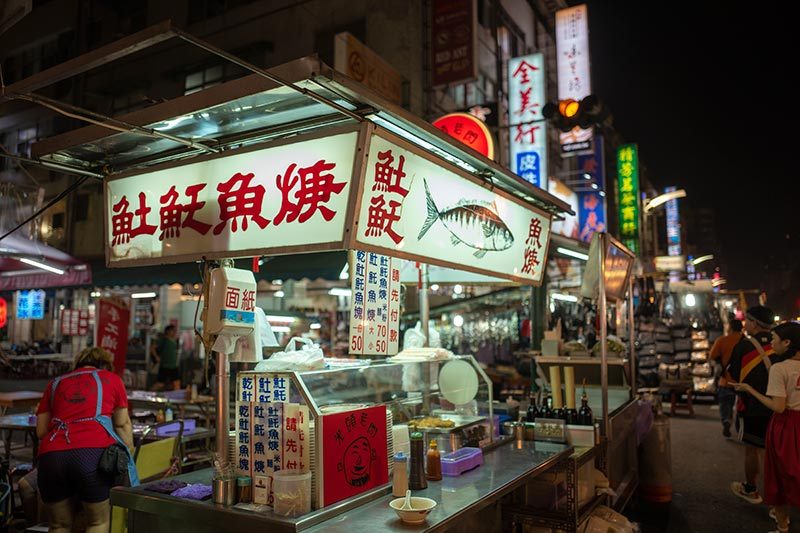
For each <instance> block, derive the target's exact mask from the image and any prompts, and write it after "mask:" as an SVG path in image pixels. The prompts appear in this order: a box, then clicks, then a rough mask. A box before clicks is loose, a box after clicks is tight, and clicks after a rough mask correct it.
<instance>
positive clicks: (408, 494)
mask: <svg viewBox="0 0 800 533" xmlns="http://www.w3.org/2000/svg"><path fill="white" fill-rule="evenodd" d="M400 510H401V511H413V510H414V508H413V507H411V491H410V490H407V491H406V499H405V501H403V506H402V507H401V508H400Z"/></svg>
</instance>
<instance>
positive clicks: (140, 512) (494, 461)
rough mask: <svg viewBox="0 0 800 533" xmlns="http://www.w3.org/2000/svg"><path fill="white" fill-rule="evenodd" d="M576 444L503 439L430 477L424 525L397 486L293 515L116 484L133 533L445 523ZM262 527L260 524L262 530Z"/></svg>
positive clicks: (198, 477) (441, 527) (431, 527)
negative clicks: (393, 504)
mask: <svg viewBox="0 0 800 533" xmlns="http://www.w3.org/2000/svg"><path fill="white" fill-rule="evenodd" d="M572 451H573V450H572V447H571V446H566V445H560V444H552V443H542V442H522V443H519V444H516V443H514V442H512V443H510V444H505V445H502V446H500V447H498V448H495V449H494V450H492V451H489V452H487V453H486V454H485V455H484V464H483V466H480V467H478V468H476V469H475V470H473V471H471V472H467V473H465V474H463V475H461V476H459V477H455V478H449V477H445V478H444V479H443V480H442V481H433V482H429V483H428V488H427V489H426V490H423V491H415V492H414V495H415V496H425V497H428V498H432V499H434V500H436V501H437V502H438V505H437V506H436V508H435V509H434V510H433V511H432V512H431V514H430V515H429V516H428V519H427V522H426V524H425V525H424V526H409V525H406V524H404V523H403V522H401V521H400V519H399V518H398V517H397V515H396V514H395V512H394V511H393V510H392V509H391V508H390V507H389V501H391V500H392V496H391V494H390V493H389V488H388V487H387V488H383V489H380V493H381V494H380V495H378V496H377V498H375V499H371V500H367V499H366V498H365V499H364V500H367V501H365V502H364V503H362V504H360V505H356V506H353V505H352V503H356V502H351V505H348V504H344V505H337V506H333V507H329V508H325V509H321V510H318V511H313V512H311V513H309V514H307V515H304V516H301V517H298V518H295V519H290V518H282V517H278V516H275V515H273V514H272V512H270V511H266V512H253V511H246V510H242V509H237V508H232V507H222V506H217V505H214V504H213V503H210V502H194V501H188V500H183V499H180V498H173V497H171V496H167V495H161V494H156V493H153V492H148V491H146V490H144V489H142V488H135V489H131V488H116V489H114V490H113V491H112V494H111V501H112V503H113V504H114V505H117V506H120V507H126V508H128V510H129V529H130V530H131V533H137V532H139V533H141V532H146V533H153V532H154V531H172V532H176V533H177V532H183V531H187V532H192V533H205V532H212V531H228V530H234V529H235V530H243V528H248V527H253V528H259V529H258V530H261V529H263V528H264V527H269V531H271V532H272V531H275V532H277V531H287V532H295V531H309V532H317V531H333V532H336V531H341V532H347V533H354V532H366V531H408V530H409V529H413V530H414V531H445V530H447V529H449V528H451V527H454V526H457V525H458V524H459V522H460V521H461V520H462V519H465V518H467V517H469V516H470V515H472V514H473V513H476V512H478V511H481V510H482V509H484V508H485V507H487V506H489V505H490V504H491V503H493V502H496V501H497V500H499V499H500V498H501V497H503V496H504V495H506V494H508V493H510V492H511V491H513V490H514V489H516V488H518V487H520V486H521V485H523V484H524V483H525V482H526V481H527V480H529V479H530V478H531V477H534V476H536V475H537V474H539V473H541V472H543V471H545V470H547V469H548V468H550V467H551V466H553V465H554V464H556V463H557V462H559V461H560V460H562V459H564V458H566V457H569V456H570V454H572ZM210 477H211V470H201V471H198V472H192V473H190V474H185V475H182V476H179V477H178V479H181V480H183V481H185V482H187V483H199V482H203V483H209V482H210ZM255 530H256V529H254V531H255Z"/></svg>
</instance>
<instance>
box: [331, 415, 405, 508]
mask: <svg viewBox="0 0 800 533" xmlns="http://www.w3.org/2000/svg"><path fill="white" fill-rule="evenodd" d="M320 423H321V424H322V442H323V446H322V472H323V479H324V482H323V506H328V505H331V504H333V503H336V502H338V501H341V500H344V499H346V498H350V497H351V496H355V495H357V494H361V493H363V492H367V491H368V490H371V489H374V488H375V487H379V486H381V485H383V484H385V483H388V481H389V464H388V456H387V452H386V446H387V444H386V443H387V436H386V406H385V405H378V406H374V407H365V408H363V409H355V410H353V411H345V412H342V413H332V414H329V415H323V416H322V417H321V421H320Z"/></svg>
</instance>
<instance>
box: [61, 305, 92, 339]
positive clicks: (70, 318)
mask: <svg viewBox="0 0 800 533" xmlns="http://www.w3.org/2000/svg"><path fill="white" fill-rule="evenodd" d="M88 333H89V311H88V310H86V309H64V310H63V311H61V334H62V335H69V336H73V335H86V334H88Z"/></svg>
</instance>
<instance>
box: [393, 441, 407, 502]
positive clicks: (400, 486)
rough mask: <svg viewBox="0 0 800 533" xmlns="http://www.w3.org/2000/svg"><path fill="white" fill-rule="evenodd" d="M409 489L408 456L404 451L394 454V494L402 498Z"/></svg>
mask: <svg viewBox="0 0 800 533" xmlns="http://www.w3.org/2000/svg"><path fill="white" fill-rule="evenodd" d="M407 490H408V457H406V454H404V453H403V452H397V453H396V454H394V470H392V496H394V497H395V498H402V497H403V496H405V495H406V491H407Z"/></svg>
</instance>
